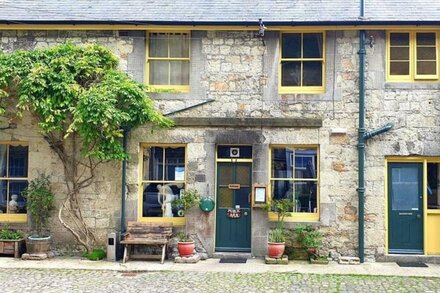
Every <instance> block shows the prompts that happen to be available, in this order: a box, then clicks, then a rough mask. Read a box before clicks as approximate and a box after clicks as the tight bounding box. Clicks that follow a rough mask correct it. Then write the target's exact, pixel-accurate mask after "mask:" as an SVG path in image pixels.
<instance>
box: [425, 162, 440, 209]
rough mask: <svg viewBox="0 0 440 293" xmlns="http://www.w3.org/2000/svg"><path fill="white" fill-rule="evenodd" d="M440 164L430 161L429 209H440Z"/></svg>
mask: <svg viewBox="0 0 440 293" xmlns="http://www.w3.org/2000/svg"><path fill="white" fill-rule="evenodd" d="M439 173H440V164H438V163H428V192H427V194H428V209H435V210H438V209H440V178H439Z"/></svg>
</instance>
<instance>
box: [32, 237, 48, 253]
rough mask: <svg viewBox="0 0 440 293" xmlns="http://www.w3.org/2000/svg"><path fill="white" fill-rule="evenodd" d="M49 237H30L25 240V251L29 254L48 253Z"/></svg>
mask: <svg viewBox="0 0 440 293" xmlns="http://www.w3.org/2000/svg"><path fill="white" fill-rule="evenodd" d="M50 243H51V237H50V236H48V237H41V238H40V237H32V236H29V237H28V238H27V239H26V250H27V252H28V253H29V254H38V253H48V252H49V250H50Z"/></svg>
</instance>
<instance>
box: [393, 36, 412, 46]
mask: <svg viewBox="0 0 440 293" xmlns="http://www.w3.org/2000/svg"><path fill="white" fill-rule="evenodd" d="M390 41H391V46H409V33H391V34H390Z"/></svg>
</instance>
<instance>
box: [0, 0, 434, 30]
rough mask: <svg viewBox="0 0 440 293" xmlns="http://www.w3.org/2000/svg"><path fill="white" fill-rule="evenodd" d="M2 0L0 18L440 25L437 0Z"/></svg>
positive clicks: (1, 20)
mask: <svg viewBox="0 0 440 293" xmlns="http://www.w3.org/2000/svg"><path fill="white" fill-rule="evenodd" d="M359 2H360V0H236V1H232V0H215V1H214V0H0V23H57V22H60V23H126V24H137V23H139V24H141V23H142V24H143V23H145V24H148V23H150V24H154V23H162V24H247V23H249V24H255V23H257V22H258V19H259V18H262V19H263V21H264V23H265V24H292V25H295V24H297V25H298V24H331V23H333V24H356V23H361V22H363V23H365V22H368V23H370V24H381V23H408V24H409V23H432V24H440V0H365V3H366V4H365V17H366V18H365V19H364V20H361V19H359V6H360V4H359Z"/></svg>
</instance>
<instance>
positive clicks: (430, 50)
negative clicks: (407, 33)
mask: <svg viewBox="0 0 440 293" xmlns="http://www.w3.org/2000/svg"><path fill="white" fill-rule="evenodd" d="M435 57H436V56H435V47H418V48H417V60H435Z"/></svg>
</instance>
